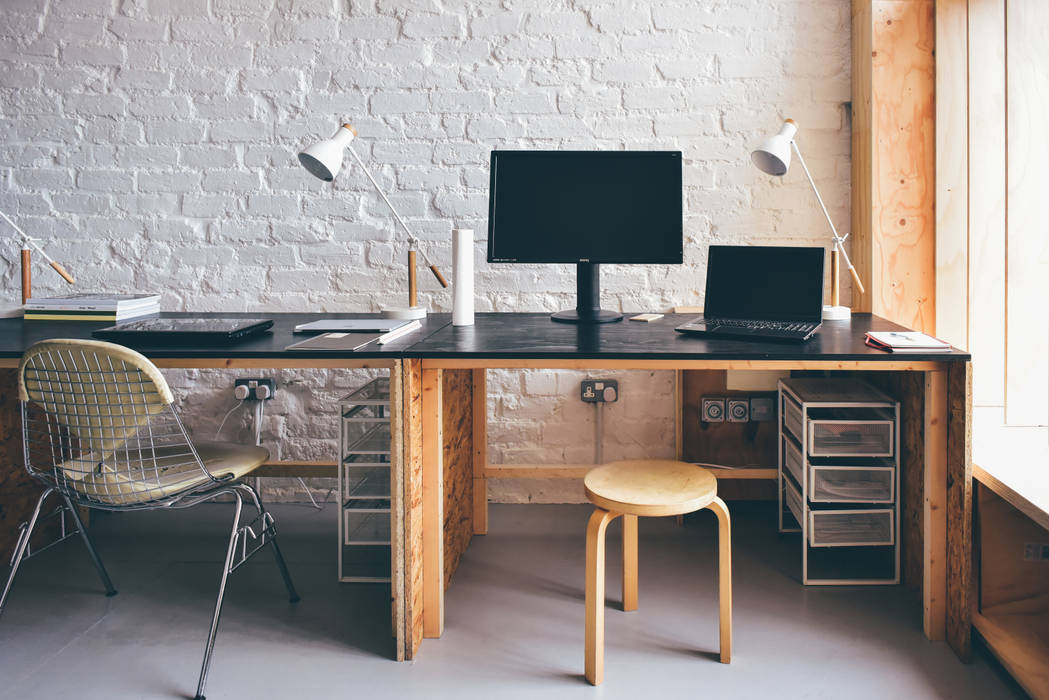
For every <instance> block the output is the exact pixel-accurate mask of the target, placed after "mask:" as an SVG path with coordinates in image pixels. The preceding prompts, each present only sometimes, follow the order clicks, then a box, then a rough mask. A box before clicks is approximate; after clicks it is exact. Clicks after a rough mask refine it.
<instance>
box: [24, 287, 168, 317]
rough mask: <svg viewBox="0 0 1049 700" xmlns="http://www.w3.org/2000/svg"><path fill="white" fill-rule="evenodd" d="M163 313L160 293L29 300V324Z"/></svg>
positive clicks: (70, 296) (27, 303) (88, 295)
mask: <svg viewBox="0 0 1049 700" xmlns="http://www.w3.org/2000/svg"><path fill="white" fill-rule="evenodd" d="M158 313H160V295H159V294H90V293H88V294H68V295H66V296H60V297H40V298H30V299H27V300H26V303H25V315H24V316H23V318H25V319H26V320H27V321H108V322H110V323H116V322H117V321H127V320H130V319H133V318H141V317H142V316H150V315H152V314H158Z"/></svg>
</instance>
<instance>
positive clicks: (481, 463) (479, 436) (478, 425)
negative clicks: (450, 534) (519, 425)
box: [473, 369, 488, 535]
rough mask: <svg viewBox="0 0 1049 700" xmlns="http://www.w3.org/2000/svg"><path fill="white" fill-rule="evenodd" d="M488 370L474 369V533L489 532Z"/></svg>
mask: <svg viewBox="0 0 1049 700" xmlns="http://www.w3.org/2000/svg"><path fill="white" fill-rule="evenodd" d="M486 372H487V370H484V369H475V370H473V450H474V453H473V454H474V464H473V467H474V484H473V486H474V504H473V507H474V534H475V535H487V534H488V479H487V478H486V477H485V475H484V474H485V471H484V470H485V469H487V468H488V384H487V375H486Z"/></svg>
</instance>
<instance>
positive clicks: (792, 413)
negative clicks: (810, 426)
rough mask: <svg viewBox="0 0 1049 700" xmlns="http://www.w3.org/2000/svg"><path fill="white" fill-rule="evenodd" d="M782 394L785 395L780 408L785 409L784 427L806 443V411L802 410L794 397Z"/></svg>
mask: <svg viewBox="0 0 1049 700" xmlns="http://www.w3.org/2000/svg"><path fill="white" fill-rule="evenodd" d="M781 396H782V397H783V405H782V406H780V410H781V411H783V427H784V428H786V429H787V430H789V431H790V434H791V435H793V436H794V437H795V438H797V440H798V443H799V444H800V443H804V442H805V436H804V432H805V412H804V411H802V410H801V405H800V404H797V403H795V402H794V399H792V398H790V397H789V396H788V395H787V394H781Z"/></svg>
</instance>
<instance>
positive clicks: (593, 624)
mask: <svg viewBox="0 0 1049 700" xmlns="http://www.w3.org/2000/svg"><path fill="white" fill-rule="evenodd" d="M615 518H616V514H615V513H609V512H608V511H605V510H601V509H600V508H598V509H596V510H594V513H593V515H591V516H590V522H589V524H587V526H586V659H585V673H586V679H587V680H588V681H590V683H591V684H593V685H599V684H600V683H601V681H602V680H604V677H605V531H606V530H607V529H608V524H609V523H610V522H612V521H613V520H615Z"/></svg>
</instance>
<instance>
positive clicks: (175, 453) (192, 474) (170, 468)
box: [68, 442, 270, 505]
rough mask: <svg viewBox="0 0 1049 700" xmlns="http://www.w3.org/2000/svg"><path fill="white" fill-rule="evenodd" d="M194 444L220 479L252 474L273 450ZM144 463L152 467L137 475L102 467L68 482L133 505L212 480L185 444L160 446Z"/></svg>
mask: <svg viewBox="0 0 1049 700" xmlns="http://www.w3.org/2000/svg"><path fill="white" fill-rule="evenodd" d="M194 447H195V448H196V450H197V454H198V455H199V456H200V459H201V461H203V462H204V465H205V466H206V467H207V468H208V471H209V472H211V473H212V474H213V475H214V476H215V477H216V478H218V479H229V480H230V481H233V480H235V479H239V478H241V477H243V476H246V475H247V474H250V473H251V472H252V471H254V470H255V469H256V468H258V467H259V466H261V465H262V464H264V463H265V462H266V461H267V460H268V459H269V458H270V453H269V450H267V449H266V448H264V447H256V446H255V445H238V444H236V443H227V442H197V443H194ZM143 464H144V465H148V468H147V469H145V470H143V472H142V475H141V476H139V477H138V478H135V479H131V478H129V476H128V475H127V474H126V473H117V472H114V471H107V470H105V469H102V470H101V471H98V472H95V473H92V474H90V475H88V476H86V477H84V478H83V479H81V480H79V481H73V482H68V483H69V485H70V486H72V487H73V488H74V489H76V490H77V491H79V492H80V493H82V494H84V495H85V496H87V497H89V498H91V499H93V500H96V501H101V502H103V503H108V504H111V505H131V504H135V503H145V502H147V501H155V500H158V499H163V498H168V497H170V496H173V495H176V494H179V493H183V492H188V491H193V490H194V489H196V488H197V487H200V486H203V485H206V484H208V483H210V481H211V480H210V479H209V478H208V475H207V474H205V473H204V472H203V471H201V469H200V467H199V466H198V465H197V463H196V461H195V460H193V459H192V456H191V455H189V454H188V452H187V450H186V448H185V447H183V446H180V447H176V448H168V449H165V448H158V449H157V450H156V451H155V453H154V454H153V455H150V456H149V458H148V460H145V461H144V462H143Z"/></svg>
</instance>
